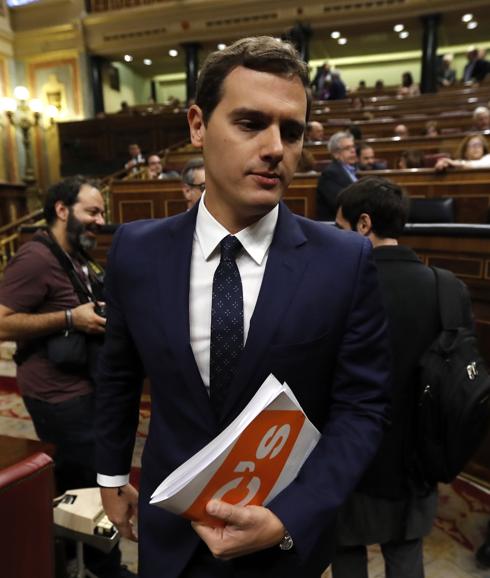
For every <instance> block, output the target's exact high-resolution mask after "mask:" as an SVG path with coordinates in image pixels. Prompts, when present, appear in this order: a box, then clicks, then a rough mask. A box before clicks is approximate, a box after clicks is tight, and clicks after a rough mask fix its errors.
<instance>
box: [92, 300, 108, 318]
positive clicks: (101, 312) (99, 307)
mask: <svg viewBox="0 0 490 578" xmlns="http://www.w3.org/2000/svg"><path fill="white" fill-rule="evenodd" d="M94 311H95V313H97V315H98V316H99V317H104V318H105V317H107V314H106V307H105V303H100V302H96V303H95V305H94Z"/></svg>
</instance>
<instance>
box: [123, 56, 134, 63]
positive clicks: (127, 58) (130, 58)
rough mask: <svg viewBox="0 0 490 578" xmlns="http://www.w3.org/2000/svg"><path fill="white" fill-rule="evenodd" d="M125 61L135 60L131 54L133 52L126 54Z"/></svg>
mask: <svg viewBox="0 0 490 578" xmlns="http://www.w3.org/2000/svg"><path fill="white" fill-rule="evenodd" d="M124 62H133V57H132V56H131V54H125V55H124Z"/></svg>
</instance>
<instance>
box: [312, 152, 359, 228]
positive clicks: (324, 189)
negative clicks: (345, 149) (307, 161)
mask: <svg viewBox="0 0 490 578" xmlns="http://www.w3.org/2000/svg"><path fill="white" fill-rule="evenodd" d="M352 183H353V181H352V179H351V178H350V176H349V175H348V173H347V171H346V170H345V169H344V167H343V166H342V163H340V162H339V161H337V160H333V161H332V162H331V163H330V164H329V165H328V166H327V167H326V168H325V169H324V170H323V172H322V174H321V175H320V178H319V179H318V185H317V189H316V212H317V218H318V220H319V221H335V215H336V213H337V195H338V194H339V193H340V191H343V190H344V189H345V188H347V187H348V186H349V185H352Z"/></svg>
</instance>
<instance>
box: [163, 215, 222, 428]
mask: <svg viewBox="0 0 490 578" xmlns="http://www.w3.org/2000/svg"><path fill="white" fill-rule="evenodd" d="M196 216H197V204H196V205H195V207H194V208H193V209H192V210H191V211H188V212H187V213H184V214H183V215H181V216H179V217H177V218H176V219H175V221H174V222H173V223H172V224H171V225H170V233H169V242H168V244H166V245H165V255H164V258H163V259H162V262H161V266H160V268H159V270H158V274H157V278H158V285H159V287H158V288H159V296H160V299H161V311H163V312H164V321H163V322H164V327H165V334H166V337H167V341H168V344H169V347H170V349H171V350H172V351H173V354H174V356H175V359H176V362H177V367H178V369H180V372H181V373H182V375H183V376H184V383H183V384H182V385H183V387H185V388H186V389H187V394H188V396H189V397H188V399H189V401H193V402H194V403H195V404H196V405H197V407H198V408H199V415H201V414H202V415H203V416H207V417H209V418H213V421H208V423H209V425H210V426H211V427H213V423H214V414H213V413H212V408H211V404H210V401H209V396H208V394H207V392H206V388H205V386H204V383H203V381H202V378H201V375H200V373H199V369H198V367H197V364H196V360H195V358H194V354H193V352H192V348H191V344H190V328H189V287H190V266H191V256H192V244H193V239H194V229H195V224H196ZM182 393H183V394H184V392H182ZM205 408H209V411H206V410H205Z"/></svg>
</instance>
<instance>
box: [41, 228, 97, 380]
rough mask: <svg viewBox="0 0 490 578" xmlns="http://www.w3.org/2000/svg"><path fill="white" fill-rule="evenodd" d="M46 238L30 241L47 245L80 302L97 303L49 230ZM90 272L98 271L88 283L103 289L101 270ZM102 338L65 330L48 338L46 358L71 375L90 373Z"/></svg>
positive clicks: (73, 330)
mask: <svg viewBox="0 0 490 578" xmlns="http://www.w3.org/2000/svg"><path fill="white" fill-rule="evenodd" d="M48 235H49V236H48V237H45V236H43V235H38V236H36V237H34V238H33V241H37V242H38V243H42V244H43V245H46V247H48V248H49V249H50V251H51V252H52V253H53V255H54V256H55V257H56V259H57V260H58V261H59V263H60V265H61V268H62V269H63V270H64V271H65V273H66V274H67V275H68V277H69V279H70V281H71V283H72V285H73V289H74V290H75V293H76V294H77V296H78V299H79V300H80V303H88V302H89V301H91V302H94V303H96V302H97V298H98V297H100V295H97V296H96V295H95V294H94V291H90V290H89V288H88V287H87V285H86V284H85V283H84V282H83V281H82V280H81V279H80V277H79V275H78V273H77V271H76V269H75V266H74V264H73V262H72V260H71V259H70V258H69V257H68V255H67V254H66V253H65V252H64V251H63V249H62V248H61V247H60V246H59V245H58V243H57V242H56V240H55V239H53V238H52V236H51V234H50V232H49V231H48ZM84 257H85V258H86V261H87V265H91V262H90V260H89V259H88V258H87V257H86V256H85V255H84ZM91 271H92V272H94V271H95V272H99V275H98V277H94V276H93V275H92V277H91V278H90V282H91V284H92V283H95V284H97V286H98V287H96V289H99V293H100V289H101V287H102V280H101V275H102V273H101V272H102V269H101V268H99V267H98V266H96V267H95V268H94V266H92V267H91ZM102 341H103V338H102V337H100V336H95V335H94V336H92V335H88V334H87V333H83V332H81V331H77V330H76V329H66V330H64V331H63V332H61V333H56V334H54V335H51V336H49V337H47V338H46V339H45V340H44V344H45V351H46V356H47V358H48V359H49V360H50V361H52V362H53V363H54V364H55V365H57V366H58V367H59V368H60V369H62V370H64V371H67V372H71V373H87V374H89V375H90V374H92V373H93V371H94V369H95V365H96V361H97V360H96V358H97V355H98V350H99V347H100V345H101V344H102Z"/></svg>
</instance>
